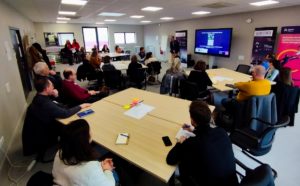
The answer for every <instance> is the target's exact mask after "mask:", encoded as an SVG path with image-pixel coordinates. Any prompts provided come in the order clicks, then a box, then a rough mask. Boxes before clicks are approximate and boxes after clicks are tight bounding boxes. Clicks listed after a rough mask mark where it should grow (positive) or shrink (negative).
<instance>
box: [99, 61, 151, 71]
mask: <svg viewBox="0 0 300 186" xmlns="http://www.w3.org/2000/svg"><path fill="white" fill-rule="evenodd" d="M111 64H112V65H114V67H115V68H116V69H117V70H121V71H122V70H127V69H128V66H129V64H130V60H125V61H112V62H111ZM101 65H103V63H101ZM141 65H142V68H148V67H147V66H146V65H144V64H141Z"/></svg>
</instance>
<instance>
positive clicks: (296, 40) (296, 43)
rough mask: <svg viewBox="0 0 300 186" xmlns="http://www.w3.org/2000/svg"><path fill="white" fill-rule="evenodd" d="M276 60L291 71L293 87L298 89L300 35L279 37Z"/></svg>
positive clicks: (299, 85)
mask: <svg viewBox="0 0 300 186" xmlns="http://www.w3.org/2000/svg"><path fill="white" fill-rule="evenodd" d="M277 59H278V60H279V61H280V62H281V65H282V66H283V67H289V68H291V69H292V78H293V81H294V85H295V86H298V87H300V33H299V34H281V35H280V37H279V43H278V49H277Z"/></svg>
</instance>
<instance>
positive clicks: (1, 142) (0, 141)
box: [0, 136, 4, 149]
mask: <svg viewBox="0 0 300 186" xmlns="http://www.w3.org/2000/svg"><path fill="white" fill-rule="evenodd" d="M3 143H4V136H1V138H0V149H2V146H3Z"/></svg>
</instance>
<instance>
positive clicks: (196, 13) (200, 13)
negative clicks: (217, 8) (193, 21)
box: [192, 11, 211, 15]
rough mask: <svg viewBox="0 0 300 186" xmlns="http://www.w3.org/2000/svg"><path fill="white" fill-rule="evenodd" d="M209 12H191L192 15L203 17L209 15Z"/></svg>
mask: <svg viewBox="0 0 300 186" xmlns="http://www.w3.org/2000/svg"><path fill="white" fill-rule="evenodd" d="M210 13H211V12H207V11H198V12H192V14H193V15H205V14H210Z"/></svg>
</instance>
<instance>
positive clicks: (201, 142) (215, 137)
mask: <svg viewBox="0 0 300 186" xmlns="http://www.w3.org/2000/svg"><path fill="white" fill-rule="evenodd" d="M189 112H190V118H191V124H192V126H191V125H187V124H185V125H184V126H183V129H185V130H188V131H190V132H193V133H194V134H195V135H196V136H195V137H190V138H188V139H187V138H186V137H184V136H181V137H180V139H179V140H178V142H177V143H176V145H175V146H174V147H173V148H172V149H171V151H170V152H169V154H168V156H167V163H168V164H169V165H176V164H178V166H179V172H180V181H181V183H182V185H183V186H191V185H205V186H220V185H224V186H225V185H230V186H235V185H237V184H238V182H237V178H236V174H235V159H234V154H233V151H232V145H231V142H230V139H229V137H228V135H227V133H226V132H225V130H224V129H222V128H218V127H217V128H211V127H210V120H211V111H210V109H209V108H208V105H207V104H206V103H205V102H202V101H193V102H192V103H191V105H190V108H189ZM193 128H194V129H193Z"/></svg>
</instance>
